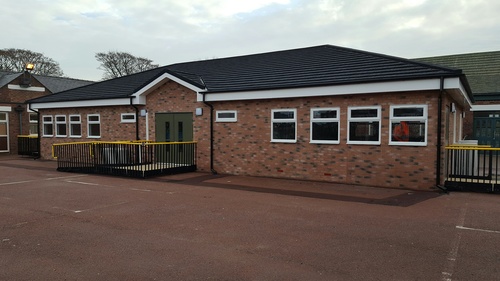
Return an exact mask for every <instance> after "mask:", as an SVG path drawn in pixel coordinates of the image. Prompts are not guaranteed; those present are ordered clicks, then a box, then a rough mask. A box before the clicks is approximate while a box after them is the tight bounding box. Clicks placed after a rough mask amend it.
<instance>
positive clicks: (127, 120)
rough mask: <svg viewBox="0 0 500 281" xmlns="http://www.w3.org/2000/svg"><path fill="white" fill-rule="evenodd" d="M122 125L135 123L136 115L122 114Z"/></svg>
mask: <svg viewBox="0 0 500 281" xmlns="http://www.w3.org/2000/svg"><path fill="white" fill-rule="evenodd" d="M121 122H122V123H135V113H122V120H121Z"/></svg>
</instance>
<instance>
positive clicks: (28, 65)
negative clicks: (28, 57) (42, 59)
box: [26, 63, 35, 71]
mask: <svg viewBox="0 0 500 281" xmlns="http://www.w3.org/2000/svg"><path fill="white" fill-rule="evenodd" d="M34 68H35V65H34V64H32V63H27V64H26V70H27V71H32V70H33V69H34Z"/></svg>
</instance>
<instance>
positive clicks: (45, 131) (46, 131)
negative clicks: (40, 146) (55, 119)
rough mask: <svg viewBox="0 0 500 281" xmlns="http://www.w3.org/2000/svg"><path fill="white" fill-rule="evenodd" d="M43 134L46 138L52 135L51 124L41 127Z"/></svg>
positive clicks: (52, 128)
mask: <svg viewBox="0 0 500 281" xmlns="http://www.w3.org/2000/svg"><path fill="white" fill-rule="evenodd" d="M43 134H44V135H47V136H49V135H53V134H54V127H53V126H52V124H44V125H43Z"/></svg>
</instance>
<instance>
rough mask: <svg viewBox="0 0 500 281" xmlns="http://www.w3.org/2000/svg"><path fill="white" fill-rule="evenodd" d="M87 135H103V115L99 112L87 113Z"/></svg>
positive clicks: (91, 136)
mask: <svg viewBox="0 0 500 281" xmlns="http://www.w3.org/2000/svg"><path fill="white" fill-rule="evenodd" d="M87 137H89V138H100V137H101V117H100V115H99V114H89V115H87Z"/></svg>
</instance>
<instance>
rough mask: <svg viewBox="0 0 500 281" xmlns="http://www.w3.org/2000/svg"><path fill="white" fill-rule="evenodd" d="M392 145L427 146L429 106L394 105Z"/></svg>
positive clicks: (392, 110) (391, 116) (391, 117)
mask: <svg viewBox="0 0 500 281" xmlns="http://www.w3.org/2000/svg"><path fill="white" fill-rule="evenodd" d="M390 120H391V121H390V122H391V127H390V129H391V137H390V140H389V144H391V145H421V146H424V145H427V105H393V106H391V114H390Z"/></svg>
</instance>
